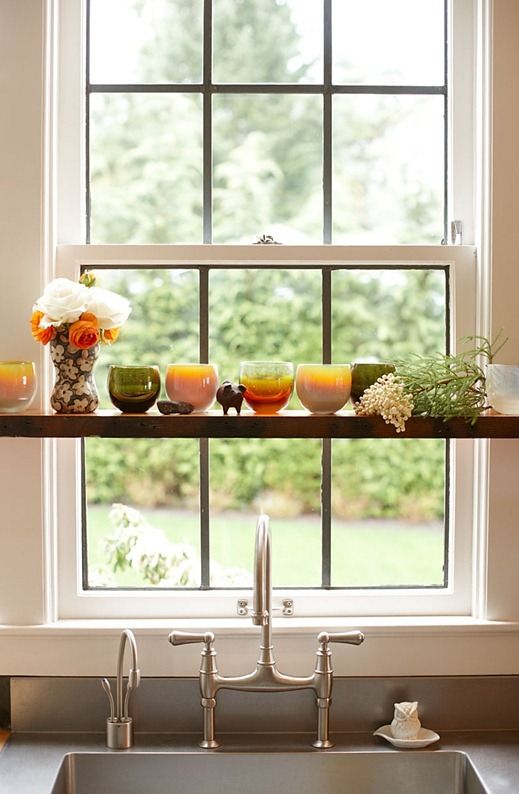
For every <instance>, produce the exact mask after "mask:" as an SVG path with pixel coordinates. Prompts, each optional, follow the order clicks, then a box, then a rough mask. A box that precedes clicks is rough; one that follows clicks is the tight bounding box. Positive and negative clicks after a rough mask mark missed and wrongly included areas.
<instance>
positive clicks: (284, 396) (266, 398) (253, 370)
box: [240, 361, 294, 414]
mask: <svg viewBox="0 0 519 794" xmlns="http://www.w3.org/2000/svg"><path fill="white" fill-rule="evenodd" d="M240 383H241V384H242V385H243V386H245V389H246V391H245V392H244V393H243V396H244V398H245V402H246V403H247V405H248V406H249V407H250V408H252V410H253V411H255V412H256V413H257V414H275V413H277V412H278V411H281V410H282V409H283V408H284V407H285V406H286V405H288V402H289V400H290V398H291V396H292V391H293V389H294V365H293V364H292V363H290V362H289V361H242V362H241V364H240Z"/></svg>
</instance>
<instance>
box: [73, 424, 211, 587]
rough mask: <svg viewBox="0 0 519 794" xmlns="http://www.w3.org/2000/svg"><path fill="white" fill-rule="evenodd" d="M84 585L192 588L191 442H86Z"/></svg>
mask: <svg viewBox="0 0 519 794" xmlns="http://www.w3.org/2000/svg"><path fill="white" fill-rule="evenodd" d="M85 455H86V465H85V484H86V511H87V517H86V527H85V535H84V537H85V540H86V547H87V561H88V573H87V576H86V582H85V586H86V587H124V588H127V587H198V586H199V585H200V516H199V513H200V510H199V473H198V441H197V440H196V439H170V438H162V439H154V440H153V441H150V440H149V439H145V438H136V439H115V438H114V439H105V438H89V439H86V440H85Z"/></svg>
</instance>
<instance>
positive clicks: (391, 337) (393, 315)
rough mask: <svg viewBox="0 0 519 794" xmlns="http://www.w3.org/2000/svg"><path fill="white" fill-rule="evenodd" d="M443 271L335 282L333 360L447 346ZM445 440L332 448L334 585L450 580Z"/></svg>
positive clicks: (339, 274)
mask: <svg viewBox="0 0 519 794" xmlns="http://www.w3.org/2000/svg"><path fill="white" fill-rule="evenodd" d="M446 306H447V286H446V275H445V271H443V270H442V269H438V270H434V269H425V268H424V269H420V270H419V269H398V270H393V269H391V270H390V269H384V270H373V269H364V270H360V269H350V270H337V271H334V273H333V276H332V328H333V334H332V343H333V356H334V360H336V361H344V360H345V361H348V360H355V359H356V360H370V359H371V360H382V361H394V360H395V359H397V358H398V357H403V356H405V355H410V354H411V355H412V354H431V353H437V352H442V351H445V349H446V330H445V329H446ZM445 446H446V445H445V442H444V441H441V440H439V441H436V440H429V439H427V440H424V439H395V440H393V439H356V440H353V439H344V440H342V439H341V440H334V441H333V444H332V584H333V585H334V586H335V587H340V586H344V587H354V586H356V587H382V586H384V585H387V586H397V585H398V586H409V587H410V586H419V585H423V586H426V585H428V586H432V585H442V584H443V583H444V579H443V576H444V570H443V564H444V547H445V537H446V535H445V533H446V528H445V518H446V517H445V515H444V505H445V488H446V481H445V455H446V449H445Z"/></svg>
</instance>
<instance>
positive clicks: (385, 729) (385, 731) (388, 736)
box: [373, 725, 440, 750]
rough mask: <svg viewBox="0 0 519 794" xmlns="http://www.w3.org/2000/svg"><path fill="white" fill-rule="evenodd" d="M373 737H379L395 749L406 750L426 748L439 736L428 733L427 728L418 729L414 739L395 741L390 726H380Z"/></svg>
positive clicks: (432, 732)
mask: <svg viewBox="0 0 519 794" xmlns="http://www.w3.org/2000/svg"><path fill="white" fill-rule="evenodd" d="M373 736H381V737H382V738H383V739H385V740H386V741H387V742H390V744H392V745H394V746H395V747H401V748H402V749H404V748H405V749H406V750H413V749H418V748H419V747H427V745H428V744H432V743H433V742H437V741H438V740H439V738H440V737H439V736H438V734H437V733H435V732H434V731H428V730H427V728H420V730H419V731H418V733H417V734H416V736H415V738H414V739H396V738H395V737H394V736H393V732H392V730H391V725H382V727H381V728H378V730H376V731H375V733H374V734H373Z"/></svg>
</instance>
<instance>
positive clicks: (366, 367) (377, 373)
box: [351, 361, 395, 403]
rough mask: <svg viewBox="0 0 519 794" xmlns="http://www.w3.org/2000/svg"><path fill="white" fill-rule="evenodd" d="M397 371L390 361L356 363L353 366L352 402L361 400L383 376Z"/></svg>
mask: <svg viewBox="0 0 519 794" xmlns="http://www.w3.org/2000/svg"><path fill="white" fill-rule="evenodd" d="M394 371H395V365H394V364H391V363H390V362H388V361H356V362H354V363H353V364H352V365H351V401H352V403H356V402H358V401H359V400H360V398H361V397H362V395H363V394H364V392H365V391H366V389H369V387H370V386H372V385H373V384H374V383H375V382H376V381H377V380H378V379H379V378H381V377H382V375H389V373H391V372H394Z"/></svg>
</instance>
